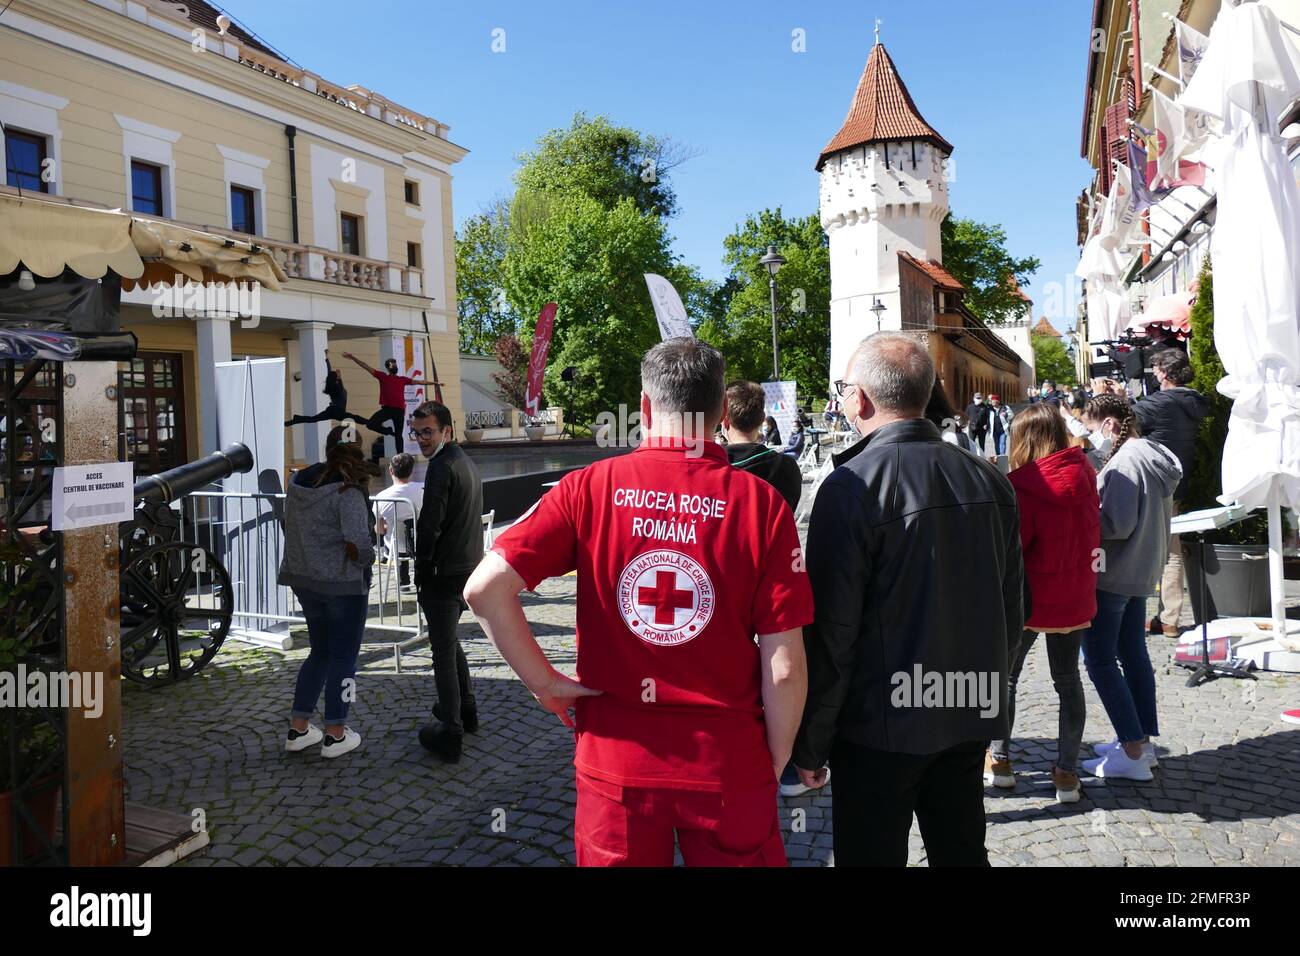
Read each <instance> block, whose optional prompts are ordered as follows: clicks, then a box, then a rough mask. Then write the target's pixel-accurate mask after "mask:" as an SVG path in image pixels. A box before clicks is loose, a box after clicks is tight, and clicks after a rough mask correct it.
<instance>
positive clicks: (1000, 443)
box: [993, 432, 1007, 455]
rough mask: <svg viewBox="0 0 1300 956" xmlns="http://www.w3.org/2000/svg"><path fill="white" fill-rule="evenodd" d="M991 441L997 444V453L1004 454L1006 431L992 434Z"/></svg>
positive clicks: (1005, 450) (1005, 449) (1005, 451)
mask: <svg viewBox="0 0 1300 956" xmlns="http://www.w3.org/2000/svg"><path fill="white" fill-rule="evenodd" d="M993 441H994V443H995V444H996V445H997V448H998V454H999V455H1005V454H1006V453H1007V433H1006V432H1000V433H999V434H997V435H994V436H993Z"/></svg>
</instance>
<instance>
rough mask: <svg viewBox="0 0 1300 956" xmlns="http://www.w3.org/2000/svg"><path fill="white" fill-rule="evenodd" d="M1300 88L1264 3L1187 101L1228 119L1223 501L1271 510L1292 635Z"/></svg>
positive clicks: (1219, 260)
mask: <svg viewBox="0 0 1300 956" xmlns="http://www.w3.org/2000/svg"><path fill="white" fill-rule="evenodd" d="M1297 95H1300V52H1298V51H1297V50H1296V48H1295V47H1294V46H1293V45H1292V43H1291V41H1290V40H1289V38H1287V37H1286V36H1285V35H1284V33H1283V31H1282V26H1281V24H1280V23H1279V21H1278V19H1277V16H1276V15H1275V14H1274V13H1273V11H1272V10H1270V9H1269V8H1268V7H1266V6H1264V5H1263V4H1261V3H1255V2H1246V3H1242V4H1240V5H1238V6H1235V7H1225V8H1224V9H1223V10H1222V11H1221V12H1220V14H1219V17H1218V19H1217V20H1216V21H1215V24H1214V28H1213V29H1212V30H1211V32H1210V44H1209V48H1208V49H1207V50H1206V53H1205V56H1204V59H1203V60H1202V62H1201V65H1200V67H1199V68H1198V69H1197V71H1196V75H1195V77H1194V78H1193V79H1192V81H1191V83H1189V84H1188V86H1187V89H1186V91H1185V92H1184V94H1183V97H1182V103H1183V105H1184V106H1187V107H1191V108H1194V109H1199V110H1203V111H1204V112H1206V113H1210V114H1211V115H1214V116H1218V117H1221V118H1222V119H1223V121H1224V135H1223V139H1222V141H1221V143H1220V152H1219V160H1218V163H1217V164H1216V168H1217V169H1218V218H1217V222H1216V225H1215V229H1214V235H1213V237H1212V239H1211V252H1212V255H1213V258H1214V343H1215V346H1216V348H1217V349H1218V352H1219V356H1220V358H1222V360H1223V367H1224V370H1225V371H1226V372H1227V376H1226V377H1225V378H1224V379H1223V381H1221V382H1220V383H1219V386H1218V388H1219V391H1220V392H1222V393H1223V394H1224V395H1227V396H1228V397H1230V398H1233V399H1234V402H1233V406H1232V417H1231V419H1230V421H1229V430H1228V438H1227V443H1226V445H1225V447H1224V450H1223V495H1222V496H1221V499H1220V500H1222V501H1224V502H1225V503H1227V502H1230V501H1232V500H1237V501H1240V502H1241V503H1242V504H1243V505H1246V506H1247V507H1250V508H1257V507H1261V506H1264V507H1267V508H1268V516H1269V571H1270V580H1271V586H1272V599H1273V601H1272V605H1273V606H1272V610H1273V626H1274V634H1275V635H1276V636H1278V637H1279V638H1285V637H1286V634H1287V631H1286V618H1285V613H1284V607H1283V590H1282V588H1283V577H1282V522H1281V506H1282V505H1288V506H1290V507H1300V391H1298V390H1297V386H1300V277H1298V276H1297V274H1296V266H1297V263H1298V262H1300V190H1298V189H1297V187H1296V180H1295V174H1294V173H1293V172H1292V170H1291V167H1290V164H1289V163H1288V162H1287V157H1286V149H1285V147H1284V145H1283V141H1282V139H1281V137H1280V136H1279V135H1278V130H1277V121H1278V118H1279V115H1280V113H1281V111H1282V110H1283V109H1284V108H1285V106H1286V105H1287V104H1289V103H1290V102H1291V101H1293V100H1294V99H1295V98H1296V96H1297Z"/></svg>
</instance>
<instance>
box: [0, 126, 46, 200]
mask: <svg viewBox="0 0 1300 956" xmlns="http://www.w3.org/2000/svg"><path fill="white" fill-rule="evenodd" d="M45 156H46V154H45V137H44V136H34V135H32V134H31V133H19V132H17V131H16V130H12V129H6V130H5V181H6V182H7V183H8V184H9V185H10V186H16V187H17V188H19V189H31V190H35V191H36V192H42V193H47V192H49V191H50V188H49V184H48V183H46V182H44V181H43V180H42V179H41V173H42V172H43V171H44V168H45Z"/></svg>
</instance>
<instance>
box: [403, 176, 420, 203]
mask: <svg viewBox="0 0 1300 956" xmlns="http://www.w3.org/2000/svg"><path fill="white" fill-rule="evenodd" d="M406 204H407V205H408V206H418V205H420V184H419V183H417V182H414V181H412V180H410V179H408V180H407V181H406Z"/></svg>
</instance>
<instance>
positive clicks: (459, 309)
mask: <svg viewBox="0 0 1300 956" xmlns="http://www.w3.org/2000/svg"><path fill="white" fill-rule="evenodd" d="M508 237H509V216H508V214H507V210H506V206H505V204H504V203H497V204H496V205H494V206H492V207H491V208H489V209H488V210H486V211H485V212H482V213H479V214H478V215H477V216H471V217H470V218H469V219H467V220H465V222H464V223H463V224H462V225H461V229H460V232H459V234H457V236H456V317H457V327H458V329H459V332H460V350H461V351H462V352H465V353H467V354H469V355H491V354H492V351H493V349H494V348H495V347H496V342H497V340H498V339H499V338H501V336H503V335H510V334H513V333H514V332H515V330H516V329H517V328H518V327H519V316H518V315H516V314H515V313H514V311H513V310H511V308H510V304H509V302H508V300H507V299H506V296H505V286H504V274H503V270H504V264H505V257H506V250H507V245H508V243H507V240H508Z"/></svg>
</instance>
